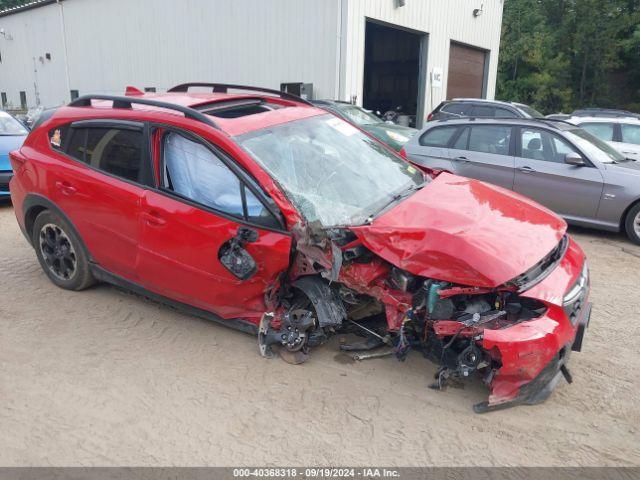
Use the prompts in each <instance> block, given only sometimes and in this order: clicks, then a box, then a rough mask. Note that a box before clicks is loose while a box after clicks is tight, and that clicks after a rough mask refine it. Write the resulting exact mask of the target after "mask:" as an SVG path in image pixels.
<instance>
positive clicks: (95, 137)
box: [67, 127, 144, 183]
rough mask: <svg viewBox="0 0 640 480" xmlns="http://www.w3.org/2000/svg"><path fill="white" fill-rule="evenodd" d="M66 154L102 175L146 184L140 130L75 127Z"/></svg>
mask: <svg viewBox="0 0 640 480" xmlns="http://www.w3.org/2000/svg"><path fill="white" fill-rule="evenodd" d="M72 130H73V134H72V136H71V141H70V142H69V145H68V148H67V154H68V155H70V156H71V157H73V158H75V159H77V160H79V161H81V162H83V163H86V164H87V165H90V166H91V167H93V168H96V169H98V170H102V171H103V172H106V173H110V174H112V175H115V176H118V177H120V178H124V179H126V180H131V181H134V182H140V183H144V182H143V179H141V178H140V177H141V165H142V147H143V134H142V131H141V130H136V129H128V128H127V129H123V128H107V127H90V128H73V129H72Z"/></svg>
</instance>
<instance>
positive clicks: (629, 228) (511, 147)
mask: <svg viewBox="0 0 640 480" xmlns="http://www.w3.org/2000/svg"><path fill="white" fill-rule="evenodd" d="M405 152H406V154H407V158H408V159H409V160H411V161H412V162H414V163H416V164H419V165H424V166H426V167H429V168H433V169H441V170H447V171H449V172H452V173H456V174H458V175H462V176H466V177H470V178H476V179H478V180H483V181H486V182H489V183H493V184H496V185H499V186H502V187H504V188H507V189H509V190H514V191H516V192H518V193H521V194H522V195H525V196H527V197H530V198H532V199H534V200H536V201H537V202H539V203H540V204H542V205H544V206H546V207H548V208H550V209H551V210H553V211H555V212H556V213H558V214H559V215H561V216H562V217H563V218H564V219H565V220H567V222H568V223H571V224H575V225H582V226H586V227H592V228H599V229H603V230H610V231H620V230H624V231H626V233H627V234H628V236H629V238H630V239H631V240H632V241H633V242H634V243H637V244H640V162H637V161H634V160H633V159H629V158H626V157H625V156H624V155H622V154H620V153H619V152H618V151H617V150H615V149H614V148H612V147H611V146H610V145H608V144H607V143H606V142H603V141H602V140H600V139H598V138H596V137H595V136H593V135H591V134H590V133H588V132H586V131H585V130H582V129H581V128H578V127H577V126H575V125H571V124H569V123H567V122H562V121H555V120H533V119H474V118H468V119H459V120H449V121H439V122H432V123H429V124H428V125H427V126H426V127H425V128H424V129H423V130H422V131H421V132H420V133H419V134H417V135H416V136H414V137H413V138H412V139H411V140H410V141H409V142H408V143H407V144H406V145H405Z"/></svg>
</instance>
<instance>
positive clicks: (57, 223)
mask: <svg viewBox="0 0 640 480" xmlns="http://www.w3.org/2000/svg"><path fill="white" fill-rule="evenodd" d="M31 239H32V243H33V247H34V248H35V250H36V256H37V257H38V261H39V262H40V266H41V267H42V270H44V273H46V274H47V277H49V280H51V281H52V282H53V283H54V284H55V285H57V286H58V287H60V288H64V289H65V290H84V289H85V288H87V287H89V286H91V285H92V284H93V283H95V279H94V278H93V275H92V274H91V269H90V267H89V260H88V258H87V254H86V252H85V250H84V247H83V245H82V242H81V241H80V239H79V238H78V236H77V235H76V233H75V231H74V230H73V228H72V227H71V225H69V223H68V222H67V221H66V220H64V219H63V218H62V217H61V216H60V215H57V214H56V213H54V212H52V211H50V210H44V211H43V212H41V213H40V214H39V215H38V216H37V217H36V220H35V222H34V224H33V232H32V237H31Z"/></svg>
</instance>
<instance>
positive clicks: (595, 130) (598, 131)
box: [580, 122, 614, 142]
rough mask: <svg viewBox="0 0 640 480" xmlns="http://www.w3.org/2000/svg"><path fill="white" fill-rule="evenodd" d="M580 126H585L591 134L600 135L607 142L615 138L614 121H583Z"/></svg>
mask: <svg viewBox="0 0 640 480" xmlns="http://www.w3.org/2000/svg"><path fill="white" fill-rule="evenodd" d="M580 128H583V129H584V130H586V131H587V132H589V133H590V134H591V135H593V136H595V137H598V138H599V139H600V140H603V141H605V142H610V141H612V140H613V131H614V125H613V123H603V122H591V123H583V124H581V125H580Z"/></svg>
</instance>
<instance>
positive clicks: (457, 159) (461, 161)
mask: <svg viewBox="0 0 640 480" xmlns="http://www.w3.org/2000/svg"><path fill="white" fill-rule="evenodd" d="M454 160H456V161H458V162H460V163H467V162H468V161H469V159H468V158H467V157H455V158H454Z"/></svg>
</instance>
